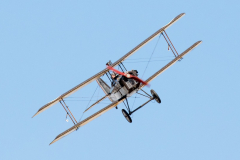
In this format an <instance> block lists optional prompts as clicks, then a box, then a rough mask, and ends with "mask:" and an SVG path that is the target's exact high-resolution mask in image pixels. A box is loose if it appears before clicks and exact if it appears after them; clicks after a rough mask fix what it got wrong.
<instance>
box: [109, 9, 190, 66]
mask: <svg viewBox="0 0 240 160" xmlns="http://www.w3.org/2000/svg"><path fill="white" fill-rule="evenodd" d="M184 15H185V13H181V14H179V15H178V16H177V17H175V18H174V19H173V20H171V22H169V23H168V24H167V25H165V26H164V27H162V28H160V29H159V30H158V31H156V32H155V33H153V34H152V35H151V36H150V37H148V38H147V39H145V40H144V41H143V42H142V43H140V44H139V45H137V46H136V47H135V48H133V49H132V50H131V51H129V52H128V53H127V54H125V55H124V56H123V57H122V58H120V59H119V60H118V61H116V62H115V63H113V64H112V65H111V66H112V67H115V66H116V65H118V64H119V63H121V62H122V61H124V60H126V59H127V58H128V57H130V56H131V55H132V54H133V53H135V52H136V51H137V50H139V49H140V48H141V47H142V46H144V45H145V44H147V43H148V42H149V41H151V40H152V39H153V38H155V37H156V36H158V35H159V34H161V33H162V32H163V31H164V30H166V29H167V28H168V27H170V26H171V25H172V24H173V23H175V22H177V21H178V20H179V19H180V18H182V17H183V16H184Z"/></svg>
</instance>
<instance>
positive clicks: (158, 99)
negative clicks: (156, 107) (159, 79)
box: [150, 89, 161, 103]
mask: <svg viewBox="0 0 240 160" xmlns="http://www.w3.org/2000/svg"><path fill="white" fill-rule="evenodd" d="M150 92H151V94H152V96H153V98H154V99H155V100H156V102H157V103H161V99H160V98H159V96H158V94H157V93H156V92H155V91H154V90H153V89H151V91H150Z"/></svg>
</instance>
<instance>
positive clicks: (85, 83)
mask: <svg viewBox="0 0 240 160" xmlns="http://www.w3.org/2000/svg"><path fill="white" fill-rule="evenodd" d="M184 15H185V13H181V14H179V15H178V16H177V17H175V18H174V19H173V20H172V21H171V22H169V23H168V24H167V25H165V26H164V27H162V28H161V29H159V30H158V31H156V32H155V33H153V34H152V35H151V36H150V37H148V38H147V39H145V40H144V41H143V42H142V43H140V44H139V45H137V46H136V47H135V48H133V49H132V50H131V51H129V52H128V53H127V54H125V55H124V56H123V57H122V58H120V59H119V60H117V61H116V62H114V63H113V64H112V65H111V66H112V67H115V66H117V65H118V64H119V63H121V62H122V61H124V60H126V59H127V58H128V57H130V56H131V55H133V54H134V53H135V52H136V51H137V50H138V49H140V48H141V47H142V46H144V45H145V44H146V43H148V42H149V41H151V40H152V39H153V38H155V37H156V36H158V35H159V34H161V33H162V32H163V31H164V30H166V29H167V28H168V27H170V26H171V25H172V24H173V23H175V22H176V21H178V20H179V19H180V18H182V17H183V16H184ZM107 71H108V69H104V70H102V71H101V72H99V73H98V74H96V75H94V76H92V77H91V78H89V79H87V80H86V81H84V82H82V83H80V84H79V85H77V86H76V87H74V88H72V89H71V90H69V91H67V92H66V93H64V94H62V95H61V96H59V97H58V98H56V99H55V100H53V101H51V102H49V103H47V104H46V105H44V106H43V107H41V108H40V109H39V110H38V111H37V113H36V114H35V115H34V116H36V115H38V114H39V113H41V112H43V111H44V110H46V109H48V108H50V107H51V106H53V105H54V104H56V103H57V102H59V101H60V100H61V99H63V98H66V97H68V96H69V95H71V94H73V93H74V92H76V91H77V90H79V89H81V88H82V87H84V86H85V85H87V84H89V83H91V82H92V81H94V80H96V79H98V78H100V77H101V76H103V75H104V74H105V73H106V72H107ZM34 116H33V117H34Z"/></svg>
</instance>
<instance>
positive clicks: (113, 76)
mask: <svg viewBox="0 0 240 160" xmlns="http://www.w3.org/2000/svg"><path fill="white" fill-rule="evenodd" d="M111 79H112V84H111V86H112V87H111V89H110V92H109V94H111V93H112V91H113V89H114V87H115V86H116V84H117V83H119V82H118V81H119V79H120V78H118V75H116V74H115V73H112V74H111Z"/></svg>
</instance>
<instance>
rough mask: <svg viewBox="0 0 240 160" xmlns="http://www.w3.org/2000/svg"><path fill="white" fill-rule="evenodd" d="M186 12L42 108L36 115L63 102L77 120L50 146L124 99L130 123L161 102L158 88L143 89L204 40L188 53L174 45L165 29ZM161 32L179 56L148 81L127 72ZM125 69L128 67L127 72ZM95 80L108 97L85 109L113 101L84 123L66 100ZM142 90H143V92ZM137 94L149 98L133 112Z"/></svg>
mask: <svg viewBox="0 0 240 160" xmlns="http://www.w3.org/2000/svg"><path fill="white" fill-rule="evenodd" d="M184 15H185V13H181V14H179V15H178V16H177V17H175V18H174V19H173V20H172V21H170V23H168V24H167V25H165V26H164V27H162V28H160V29H159V30H158V31H156V32H155V33H153V34H152V35H151V36H150V37H148V38H147V39H145V40H144V41H143V42H142V43H140V44H139V45H137V46H136V47H135V48H133V49H132V50H131V51H129V52H128V53H127V54H125V55H124V56H123V57H121V58H120V59H119V60H117V61H116V62H114V63H111V61H109V62H108V63H107V64H106V65H107V67H106V68H105V69H103V70H102V71H100V72H99V73H97V74H96V75H94V76H92V77H91V78H89V79H87V80H85V81H84V82H82V83H80V84H79V85H77V86H76V87H74V88H72V89H70V90H69V91H67V92H65V93H64V94H62V95H60V96H59V97H58V98H56V99H55V100H53V101H51V102H49V103H47V104H46V105H44V106H43V107H41V108H40V109H39V110H38V111H37V113H36V114H35V115H34V116H36V115H38V114H39V113H41V112H43V111H45V110H47V109H48V108H50V107H52V106H53V105H55V104H56V103H58V102H60V103H61V105H62V106H63V108H64V110H65V111H66V113H67V115H68V116H69V117H70V118H71V120H72V122H73V123H74V125H73V126H72V127H71V128H69V129H67V130H66V131H64V132H62V133H61V134H59V135H58V136H57V137H56V138H55V139H54V140H53V141H52V142H51V143H50V145H51V144H53V143H55V142H56V141H58V140H60V139H61V138H63V137H64V136H66V135H68V134H70V133H71V132H73V131H76V130H78V129H79V128H80V127H82V126H83V125H85V124H87V123H89V122H90V121H92V120H93V119H95V118H97V117H99V116H100V115H102V114H103V113H105V112H107V111H109V110H110V109H112V108H114V107H116V108H117V106H118V105H119V104H120V103H122V102H123V103H124V104H125V106H126V109H127V110H125V109H122V114H123V115H124V117H125V118H126V120H127V121H128V122H129V123H131V122H132V119H131V115H132V114H133V113H134V112H136V111H137V110H139V109H140V108H142V107H143V106H144V105H146V104H147V103H149V102H150V101H152V100H155V101H156V102H158V103H161V99H160V97H159V96H158V94H157V93H156V92H155V91H154V90H151V91H150V92H151V94H148V93H147V92H145V91H144V90H143V87H144V86H146V85H148V83H149V82H151V81H152V80H153V79H155V78H156V77H157V76H159V75H160V74H161V73H163V72H164V71H165V70H166V69H168V68H169V67H170V66H171V65H173V64H174V63H176V62H177V61H180V60H181V59H182V58H183V57H184V56H185V55H186V54H187V53H189V52H190V51H191V50H193V49H194V48H195V47H197V46H198V45H199V44H200V43H201V42H202V41H198V42H196V43H194V44H193V45H192V46H190V47H189V48H188V49H186V50H185V51H184V52H182V53H181V54H178V52H177V51H176V49H175V47H174V46H173V44H172V42H171V40H170V39H169V37H168V35H167V33H166V31H165V30H166V29H167V28H168V27H170V26H171V25H172V24H173V23H175V22H176V21H178V20H179V19H180V18H182V17H183V16H184ZM160 34H162V35H163V36H164V38H165V40H166V42H167V43H168V46H169V47H170V49H171V51H172V52H173V54H174V56H175V58H174V59H173V60H171V61H170V62H169V63H168V64H167V65H165V66H164V67H163V68H161V69H160V70H158V71H157V72H156V73H155V74H153V75H152V76H151V77H149V78H148V79H147V80H146V81H143V80H141V79H140V78H139V77H138V71H137V70H131V71H127V69H126V68H125V66H124V65H123V63H122V62H123V61H125V60H126V59H127V58H129V57H130V56H131V55H133V54H134V53H135V52H136V51H137V50H139V49H140V48H141V47H142V46H144V45H145V44H146V43H148V42H149V41H151V40H152V39H153V38H155V37H157V36H158V35H160ZM116 66H119V68H121V70H122V71H119V70H117V69H115V68H114V67H116ZM123 69H125V71H124V70H123ZM110 72H111V73H110ZM103 75H107V77H108V78H109V76H110V78H109V80H110V82H111V83H112V85H111V87H110V86H109V85H108V84H107V83H106V82H105V81H104V80H103V79H102V78H101V77H102V76H103ZM93 81H96V82H97V83H98V85H99V86H100V87H101V88H102V90H103V91H104V93H105V96H104V97H102V98H101V99H99V100H98V101H96V102H95V103H94V104H92V105H91V106H90V107H89V108H87V109H86V110H85V112H86V111H87V110H89V109H90V108H92V107H93V106H95V105H96V104H98V103H100V102H101V101H102V100H104V99H105V98H108V99H109V100H110V101H111V104H109V105H108V106H106V107H104V108H103V109H101V110H99V111H98V112H96V113H94V114H92V115H91V116H89V117H87V118H86V119H84V120H82V121H80V122H77V121H76V119H75V118H74V116H73V114H72V112H71V111H70V109H69V107H68V106H67V105H66V103H65V101H64V99H65V98H66V97H68V96H70V95H71V94H73V93H74V92H76V91H78V90H79V89H81V88H83V87H84V86H86V85H88V84H89V83H91V82H93ZM139 91H141V93H140V92H139ZM135 93H138V94H141V95H142V96H145V97H148V101H147V102H145V103H144V104H142V105H141V106H139V107H137V108H136V109H134V110H132V111H131V110H130V108H129V105H128V98H129V97H131V96H132V95H133V94H135ZM34 116H33V117H34Z"/></svg>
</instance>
